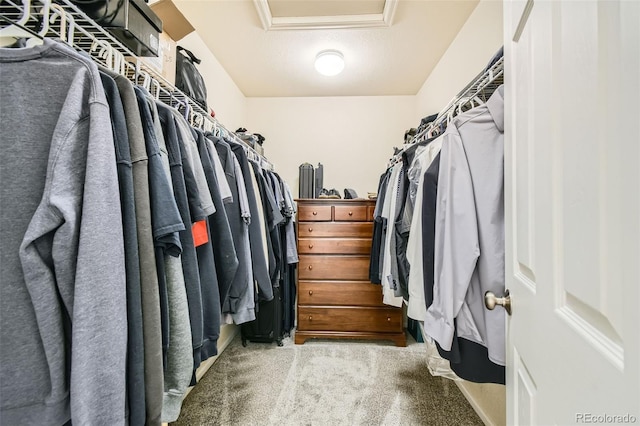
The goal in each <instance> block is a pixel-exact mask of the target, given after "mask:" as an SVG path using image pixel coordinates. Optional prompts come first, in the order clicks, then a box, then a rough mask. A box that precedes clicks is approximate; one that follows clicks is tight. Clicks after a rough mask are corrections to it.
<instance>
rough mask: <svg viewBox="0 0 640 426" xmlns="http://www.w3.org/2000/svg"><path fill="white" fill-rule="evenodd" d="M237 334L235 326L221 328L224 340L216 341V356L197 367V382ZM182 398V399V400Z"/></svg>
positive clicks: (238, 329)
mask: <svg viewBox="0 0 640 426" xmlns="http://www.w3.org/2000/svg"><path fill="white" fill-rule="evenodd" d="M226 330H229V331H228V332H225V331H226ZM238 333H240V327H238V326H236V325H233V324H228V325H225V326H223V329H222V330H221V333H220V338H221V339H224V340H220V339H218V355H216V356H212V357H211V358H209V359H208V360H206V361H205V362H203V363H202V364H200V367H198V369H197V370H196V379H197V381H200V379H202V377H203V376H204V375H205V374H206V373H207V371H209V369H210V368H211V366H212V365H213V364H214V363H215V362H216V360H217V359H218V357H219V356H220V354H222V352H224V350H225V349H227V346H229V344H231V342H232V341H233V339H234V338H235V337H236V336H237V335H238ZM196 386H197V384H196ZM194 387H195V386H191V387H189V388H188V389H187V392H186V393H185V394H184V398H186V397H187V395H189V392H191V390H192V389H193V388H194ZM184 398H182V399H183V400H184ZM162 426H169V423H162Z"/></svg>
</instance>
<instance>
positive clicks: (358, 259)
mask: <svg viewBox="0 0 640 426" xmlns="http://www.w3.org/2000/svg"><path fill="white" fill-rule="evenodd" d="M298 278H299V279H301V280H303V279H319V280H354V281H355V280H363V281H365V280H366V281H369V257H368V256H313V255H302V256H300V263H299V269H298Z"/></svg>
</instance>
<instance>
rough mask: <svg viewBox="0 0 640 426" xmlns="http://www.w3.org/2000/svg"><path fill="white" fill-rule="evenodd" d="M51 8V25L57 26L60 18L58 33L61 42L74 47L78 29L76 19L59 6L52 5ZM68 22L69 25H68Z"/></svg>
mask: <svg viewBox="0 0 640 426" xmlns="http://www.w3.org/2000/svg"><path fill="white" fill-rule="evenodd" d="M50 7H51V17H50V18H49V24H55V23H56V20H57V18H60V30H59V31H58V34H59V35H60V40H62V41H63V42H65V43H67V44H68V45H69V46H71V47H73V40H74V36H75V28H76V21H75V18H74V17H73V16H71V15H70V14H68V13H67V12H66V11H65V10H64V9H63V8H62V6H60V5H59V4H52V5H51V6H50ZM67 22H68V23H69V25H67Z"/></svg>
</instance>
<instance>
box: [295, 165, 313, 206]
mask: <svg viewBox="0 0 640 426" xmlns="http://www.w3.org/2000/svg"><path fill="white" fill-rule="evenodd" d="M313 193H314V181H313V165H312V164H310V163H303V164H300V181H299V185H298V196H299V197H300V198H313V195H314V194H313Z"/></svg>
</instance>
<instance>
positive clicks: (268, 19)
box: [253, 0, 273, 31]
mask: <svg viewBox="0 0 640 426" xmlns="http://www.w3.org/2000/svg"><path fill="white" fill-rule="evenodd" d="M253 4H254V5H255V6H256V11H257V12H258V16H259V17H260V22H262V27H263V28H264V29H265V31H269V29H270V28H271V26H272V25H273V17H272V16H271V9H269V2H268V1H267V0H253Z"/></svg>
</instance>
